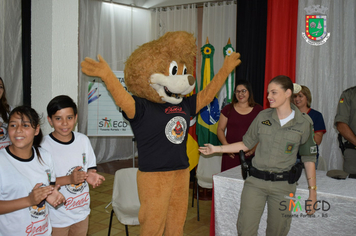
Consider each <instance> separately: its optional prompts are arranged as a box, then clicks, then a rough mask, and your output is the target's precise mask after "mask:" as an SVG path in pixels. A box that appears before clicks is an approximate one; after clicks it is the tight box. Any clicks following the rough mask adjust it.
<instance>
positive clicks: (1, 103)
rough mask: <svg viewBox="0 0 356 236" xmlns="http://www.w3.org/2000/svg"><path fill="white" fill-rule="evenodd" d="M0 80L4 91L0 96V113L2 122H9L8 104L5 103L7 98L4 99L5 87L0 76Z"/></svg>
mask: <svg viewBox="0 0 356 236" xmlns="http://www.w3.org/2000/svg"><path fill="white" fill-rule="evenodd" d="M0 80H1V82H2V86H3V89H4V92H3V94H2V96H1V98H0V113H1V114H0V115H1V118H2V120H3V121H4V123H8V122H9V118H8V114H9V113H10V106H9V104H8V103H7V99H6V89H5V84H4V80H3V79H2V78H1V77H0Z"/></svg>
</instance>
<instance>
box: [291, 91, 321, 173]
mask: <svg viewBox="0 0 356 236" xmlns="http://www.w3.org/2000/svg"><path fill="white" fill-rule="evenodd" d="M311 102H312V96H311V93H310V90H309V88H308V87H307V86H304V85H301V91H300V92H299V93H297V94H294V104H295V105H296V106H297V107H298V108H299V110H300V111H301V112H303V113H306V114H308V115H309V116H310V118H311V119H312V120H313V123H314V124H313V127H314V141H315V143H316V144H317V145H316V148H317V155H316V163H315V167H317V166H318V158H319V145H320V144H321V141H322V140H323V135H324V134H325V133H326V128H325V123H324V118H323V115H322V114H321V113H320V112H318V111H316V110H314V109H312V108H310V105H311ZM297 161H298V162H300V155H298V159H297Z"/></svg>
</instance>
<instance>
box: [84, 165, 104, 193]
mask: <svg viewBox="0 0 356 236" xmlns="http://www.w3.org/2000/svg"><path fill="white" fill-rule="evenodd" d="M103 181H105V178H104V176H102V175H99V174H98V173H96V170H94V169H91V170H88V178H87V182H88V183H89V184H91V185H92V186H93V188H95V187H98V186H99V185H100V184H101V183H102V182H103Z"/></svg>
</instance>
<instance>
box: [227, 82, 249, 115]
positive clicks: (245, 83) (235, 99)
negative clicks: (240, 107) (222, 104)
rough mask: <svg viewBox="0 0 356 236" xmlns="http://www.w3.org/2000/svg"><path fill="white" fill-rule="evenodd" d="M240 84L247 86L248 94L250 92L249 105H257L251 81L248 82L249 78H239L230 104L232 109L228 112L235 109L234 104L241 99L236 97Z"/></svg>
mask: <svg viewBox="0 0 356 236" xmlns="http://www.w3.org/2000/svg"><path fill="white" fill-rule="evenodd" d="M239 85H243V86H245V88H246V89H247V91H248V94H249V97H248V105H249V106H250V107H254V106H256V102H255V99H253V92H252V86H251V84H250V82H248V81H247V80H244V79H239V80H237V81H236V86H235V90H234V96H233V97H232V101H231V106H230V111H229V112H228V114H230V112H231V110H232V109H233V107H234V105H235V104H236V103H238V102H239V101H238V100H237V98H236V89H237V86H239Z"/></svg>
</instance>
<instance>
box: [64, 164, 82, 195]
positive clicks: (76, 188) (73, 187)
mask: <svg viewBox="0 0 356 236" xmlns="http://www.w3.org/2000/svg"><path fill="white" fill-rule="evenodd" d="M77 167H78V166H74V167H72V168H71V169H70V170H69V171H68V172H67V175H71V174H72V172H73V170H74V169H75V168H77ZM79 171H84V169H83V168H81V169H80V170H79ZM86 186H87V181H84V182H83V183H80V184H67V185H66V186H65V187H66V189H67V190H68V192H70V193H72V194H76V193H78V192H82V190H83V189H84V188H85V187H86Z"/></svg>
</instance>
